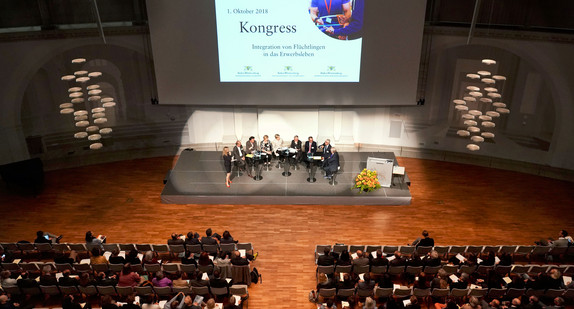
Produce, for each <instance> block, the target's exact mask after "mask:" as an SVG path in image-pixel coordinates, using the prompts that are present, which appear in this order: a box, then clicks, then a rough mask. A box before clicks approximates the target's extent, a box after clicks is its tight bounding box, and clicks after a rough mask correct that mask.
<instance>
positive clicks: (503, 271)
mask: <svg viewBox="0 0 574 309" xmlns="http://www.w3.org/2000/svg"><path fill="white" fill-rule="evenodd" d="M440 269H443V270H444V271H445V272H446V273H447V274H448V275H451V274H462V273H467V274H472V273H474V272H478V273H479V274H483V275H485V274H487V272H488V271H489V270H494V271H496V272H497V273H498V274H500V275H502V276H504V275H508V274H516V275H522V274H539V273H546V272H549V271H550V270H551V269H558V270H559V271H560V272H561V273H562V274H564V275H567V276H573V275H574V265H520V264H513V265H509V266H504V265H496V266H484V265H478V266H469V265H461V266H458V265H442V266H369V265H364V266H362V265H345V266H341V265H337V266H317V274H321V273H322V274H326V275H329V274H333V273H354V274H364V273H372V274H375V275H382V274H386V273H388V274H390V275H397V276H398V275H401V274H411V275H413V276H417V275H418V274H419V273H421V272H424V273H425V274H427V275H434V274H436V273H438V271H439V270H440Z"/></svg>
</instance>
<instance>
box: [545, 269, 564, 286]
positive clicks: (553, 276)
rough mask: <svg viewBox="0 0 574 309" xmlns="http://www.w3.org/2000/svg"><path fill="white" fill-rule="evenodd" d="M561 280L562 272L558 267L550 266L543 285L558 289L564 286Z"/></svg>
mask: <svg viewBox="0 0 574 309" xmlns="http://www.w3.org/2000/svg"><path fill="white" fill-rule="evenodd" d="M563 282H564V280H562V273H561V272H560V271H559V270H558V269H556V268H552V269H551V270H550V271H549V272H548V273H547V276H546V280H545V284H544V285H545V288H546V289H554V290H558V289H563V288H564V286H563Z"/></svg>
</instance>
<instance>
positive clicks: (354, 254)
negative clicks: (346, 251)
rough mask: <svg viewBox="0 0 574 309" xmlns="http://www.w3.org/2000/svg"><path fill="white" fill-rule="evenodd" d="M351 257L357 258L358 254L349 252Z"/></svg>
mask: <svg viewBox="0 0 574 309" xmlns="http://www.w3.org/2000/svg"><path fill="white" fill-rule="evenodd" d="M351 257H352V258H353V260H354V259H356V258H358V257H359V256H358V255H357V254H356V253H353V254H351Z"/></svg>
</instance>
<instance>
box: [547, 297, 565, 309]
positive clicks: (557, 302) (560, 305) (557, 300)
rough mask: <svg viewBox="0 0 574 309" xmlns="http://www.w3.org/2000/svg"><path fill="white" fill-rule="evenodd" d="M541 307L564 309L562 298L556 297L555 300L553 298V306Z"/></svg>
mask: <svg viewBox="0 0 574 309" xmlns="http://www.w3.org/2000/svg"><path fill="white" fill-rule="evenodd" d="M542 307H543V308H545V309H563V308H564V298H562V297H556V298H554V301H553V305H551V306H544V305H542Z"/></svg>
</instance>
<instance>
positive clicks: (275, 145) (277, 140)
mask: <svg viewBox="0 0 574 309" xmlns="http://www.w3.org/2000/svg"><path fill="white" fill-rule="evenodd" d="M271 147H273V154H275V156H276V157H279V158H280V159H281V156H280V155H279V152H278V151H279V149H280V148H282V147H283V139H282V138H281V136H280V135H279V134H275V139H274V140H273V141H272V142H271Z"/></svg>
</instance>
